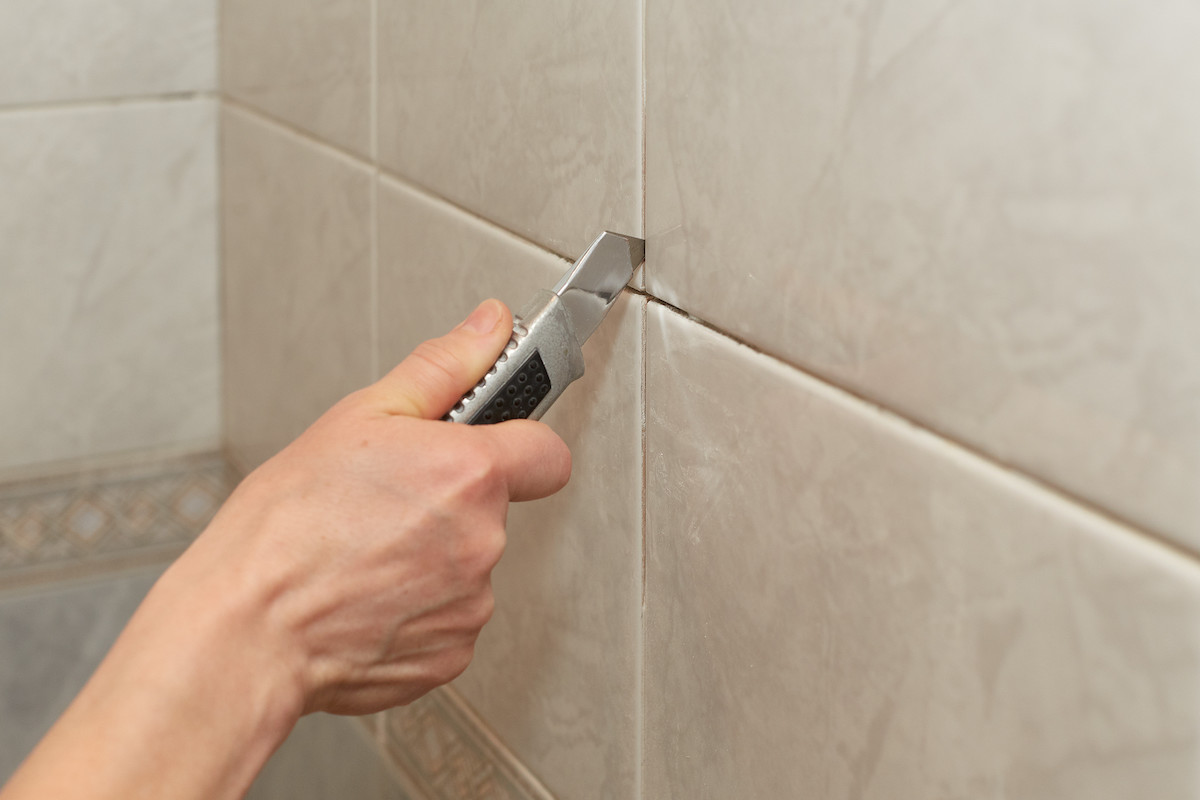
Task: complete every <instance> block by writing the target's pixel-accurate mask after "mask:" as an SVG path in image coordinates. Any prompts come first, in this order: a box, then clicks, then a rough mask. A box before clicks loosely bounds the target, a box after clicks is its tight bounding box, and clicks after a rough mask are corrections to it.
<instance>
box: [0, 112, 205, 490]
mask: <svg viewBox="0 0 1200 800" xmlns="http://www.w3.org/2000/svg"><path fill="white" fill-rule="evenodd" d="M0 187H3V190H2V191H0V242H3V245H2V246H0V470H3V471H5V472H6V473H11V471H12V469H13V468H16V467H27V466H29V465H34V464H39V463H45V462H52V461H59V460H70V459H76V458H83V457H88V456H96V455H101V454H108V453H117V452H122V451H127V450H138V449H144V448H157V447H164V446H168V445H175V444H190V445H194V446H196V447H203V448H211V447H213V446H214V445H215V443H216V439H217V435H218V393H219V387H218V370H219V365H218V352H217V236H216V220H217V210H216V204H217V200H216V124H215V110H214V105H213V103H212V102H211V101H208V100H192V101H174V102H164V103H131V104H126V105H121V106H110V107H104V108H83V109H62V110H53V111H40V112H10V113H6V114H0Z"/></svg>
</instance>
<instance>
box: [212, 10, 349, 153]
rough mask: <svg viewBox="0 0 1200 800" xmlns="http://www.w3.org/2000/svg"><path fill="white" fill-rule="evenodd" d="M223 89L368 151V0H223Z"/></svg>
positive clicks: (340, 142)
mask: <svg viewBox="0 0 1200 800" xmlns="http://www.w3.org/2000/svg"><path fill="white" fill-rule="evenodd" d="M221 89H222V90H223V91H224V92H225V93H226V94H227V95H229V96H231V97H234V98H236V99H237V100H239V101H241V102H243V103H248V104H250V105H253V106H256V107H258V108H260V109H262V110H264V111H266V112H268V113H270V114H272V115H274V116H276V117H278V118H280V119H283V120H286V121H287V122H290V123H291V124H293V125H297V126H299V127H301V128H304V129H305V130H307V131H309V132H311V133H314V134H316V135H317V136H320V137H322V138H324V139H326V140H328V141H330V142H332V143H334V144H337V145H340V146H341V147H345V148H349V149H351V150H354V151H356V152H358V153H361V154H364V155H365V154H368V152H369V149H370V124H371V122H370V113H371V105H370V104H371V2H370V0H222V2H221Z"/></svg>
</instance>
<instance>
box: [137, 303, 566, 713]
mask: <svg viewBox="0 0 1200 800" xmlns="http://www.w3.org/2000/svg"><path fill="white" fill-rule="evenodd" d="M511 330H512V319H511V316H510V314H509V313H508V310H507V309H506V308H505V307H504V306H503V304H501V303H499V302H498V301H489V302H488V303H484V304H483V305H481V306H480V307H479V308H478V309H477V310H476V311H475V312H474V314H472V316H471V317H470V318H468V321H467V322H465V323H463V324H462V325H460V326H459V327H458V328H456V329H455V330H453V331H452V332H450V333H449V334H447V335H446V336H444V337H442V338H441V339H435V340H432V341H429V342H426V343H424V344H423V345H421V346H420V347H418V348H417V350H416V351H414V352H413V354H412V355H410V356H409V357H408V358H407V359H406V360H405V361H404V362H403V363H402V364H400V365H399V366H398V367H396V368H395V369H394V370H393V371H392V372H391V373H390V374H389V375H388V376H387V377H385V378H383V379H382V380H381V381H379V382H378V383H376V384H374V385H373V386H370V387H367V388H365V389H363V390H361V391H358V392H355V393H354V394H352V395H350V396H348V397H346V398H345V399H344V400H342V401H341V402H339V403H338V404H337V405H336V406H334V407H333V408H332V409H331V410H330V411H329V412H327V413H326V414H325V415H324V416H322V417H321V418H320V419H319V420H317V422H316V423H315V424H313V425H312V427H311V428H310V429H309V430H308V431H306V432H305V433H304V434H303V435H302V436H300V437H299V438H298V439H297V440H296V441H295V442H293V443H292V444H291V445H289V446H288V447H287V448H285V449H284V450H283V451H281V452H280V453H279V454H278V455H276V456H275V457H274V458H272V459H271V460H269V461H268V462H266V463H265V464H263V465H262V466H261V467H260V468H259V469H257V470H255V471H254V472H253V473H252V474H251V475H250V476H249V477H247V478H246V480H245V481H244V482H243V483H242V485H241V486H239V487H238V489H237V490H236V491H235V492H234V494H233V496H232V497H231V498H230V499H229V501H228V502H227V503H226V504H225V506H224V508H222V509H221V511H220V512H219V514H218V515H217V517H216V518H215V519H214V520H213V522H212V524H211V525H210V527H209V529H208V530H206V531H205V533H204V534H203V535H202V536H201V537H200V538H199V539H198V540H197V542H196V543H195V545H194V546H193V547H192V548H191V549H190V550H189V551H188V552H187V553H186V554H185V555H184V557H183V558H181V559H180V560H179V562H177V564H176V565H175V567H173V568H172V570H171V571H170V572H168V574H167V575H166V576H164V578H163V581H162V582H161V588H156V591H157V592H160V593H164V594H165V593H166V592H167V591H169V590H175V591H179V592H182V593H184V595H185V596H191V597H205V598H207V597H211V596H212V594H213V593H215V592H221V593H226V594H229V595H231V596H232V597H235V598H237V597H242V598H244V599H243V602H247V603H248V604H249V605H250V606H251V607H253V608H256V609H258V613H260V614H261V615H262V625H263V628H264V629H263V630H262V631H261V632H260V637H261V638H259V641H260V642H261V643H263V644H264V645H266V646H269V647H270V648H271V650H272V651H273V652H275V653H276V657H277V658H278V659H279V664H280V665H288V670H289V671H290V673H291V675H290V678H289V680H288V685H290V686H291V687H292V688H293V690H294V691H296V692H298V693H299V696H300V698H301V703H302V708H303V710H304V712H311V711H318V710H320V711H329V712H334V713H341V714H364V713H370V712H374V711H378V710H381V709H385V708H389V707H392V706H395V705H399V704H403V703H407V702H410V701H412V700H414V699H416V698H417V697H419V696H421V695H422V694H424V693H425V692H427V691H429V690H430V689H432V688H434V687H436V686H438V685H441V684H443V683H446V682H448V681H450V680H452V679H453V678H455V677H457V676H458V675H459V674H460V673H461V672H462V671H463V670H464V669H465V668H466V666H467V664H468V663H470V660H471V657H472V654H473V649H474V644H475V640H476V637H477V636H478V635H479V632H480V629H481V628H482V627H483V625H484V623H486V622H487V621H488V619H489V618H490V616H491V613H492V606H493V597H492V589H491V571H492V568H493V567H494V566H495V565H496V563H497V561H498V560H499V558H500V556H501V553H502V552H503V550H504V543H505V530H504V523H505V515H506V512H507V508H508V503H509V501H510V500H530V499H535V498H540V497H544V496H546V495H549V494H552V493H553V492H556V491H558V490H559V489H560V488H562V487H563V486H564V485H565V484H566V481H567V478H568V477H569V474H570V453H569V452H568V450H567V448H566V445H564V444H563V442H562V440H561V439H559V438H558V436H557V435H555V434H554V433H553V432H552V431H551V430H550V429H549V428H547V427H546V426H545V425H542V424H541V423H538V422H531V421H525V420H517V421H512V422H506V423H503V424H500V425H491V426H478V427H473V426H465V425H454V424H449V423H445V422H441V421H435V420H440V417H441V416H442V415H443V414H444V413H445V412H446V411H448V410H449V408H450V407H451V406H453V405H454V403H456V402H457V401H458V399H459V398H460V397H461V396H462V395H463V394H464V393H465V392H466V391H467V390H469V389H470V388H471V387H473V386H474V385H475V383H476V381H477V380H478V379H479V377H480V376H482V375H483V373H484V372H486V371H487V369H488V368H489V367H490V366H491V364H492V363H493V362H494V361H495V359H496V357H497V356H498V355H499V353H500V351H501V350H502V349H503V347H504V345H505V344H506V343H507V341H508V338H509V336H510V333H511ZM202 587H203V588H202Z"/></svg>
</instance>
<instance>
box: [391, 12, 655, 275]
mask: <svg viewBox="0 0 1200 800" xmlns="http://www.w3.org/2000/svg"><path fill="white" fill-rule="evenodd" d="M640 33H641V9H640V5H639V3H638V2H636V1H635V0H601V2H584V1H583V0H569V1H564V0H539V2H536V3H526V4H524V5H522V6H521V7H520V9H519V10H517V9H516V8H514V7H512V6H507V5H504V4H491V3H462V4H447V3H435V4H430V3H406V2H400V0H380V3H379V158H380V162H381V163H382V164H383V165H384V166H385V167H386V168H388V169H390V170H393V171H395V172H397V173H399V174H400V175H402V176H403V177H405V178H408V179H410V180H412V181H413V182H415V183H417V184H419V185H421V186H424V187H427V188H428V189H430V190H431V191H432V192H434V193H436V194H438V195H440V196H442V197H445V198H448V199H449V200H451V201H453V202H454V203H457V204H459V205H461V206H463V207H465V208H468V209H470V210H471V211H473V212H475V213H477V214H480V215H482V216H484V217H486V218H488V219H490V220H492V221H493V222H496V223H497V224H499V225H501V226H503V227H505V228H508V229H510V230H513V231H516V232H517V233H519V234H520V235H522V236H524V237H526V238H528V239H530V240H533V241H536V242H538V243H540V244H542V245H543V246H545V247H547V248H548V249H550V250H552V251H554V252H556V253H560V254H562V255H565V256H569V257H571V258H575V257H577V256H579V255H582V254H583V251H584V249H585V248H586V247H587V246H588V245H589V244H591V242H592V239H594V238H595V237H596V235H597V234H599V233H600V231H602V230H604V229H609V230H613V231H616V232H618V233H625V234H632V235H639V236H640V235H641V228H642V225H641V220H642V125H641V108H642V94H641V74H640V73H641V47H640Z"/></svg>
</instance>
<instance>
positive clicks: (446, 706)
mask: <svg viewBox="0 0 1200 800" xmlns="http://www.w3.org/2000/svg"><path fill="white" fill-rule="evenodd" d="M382 717H383V720H382V726H383V741H384V748H385V750H386V752H387V754H388V755H389V756H391V758H392V761H393V763H394V764H395V766H396V767H397V768H398V769H399V770H400V772H401V773H402V774H403V777H404V778H405V779H407V780H406V782H407V783H408V784H409V790H410V791H411V792H412V794H413V795H414V797H419V798H421V800H554V797H553V795H551V794H550V792H549V791H547V790H546V788H545V787H544V786H542V784H541V783H540V782H539V781H538V779H537V778H535V777H534V776H533V774H532V773H530V772H529V770H528V769H527V768H526V767H525V766H524V765H523V764H521V763H520V762H519V761H518V760H517V758H516V756H514V755H513V754H512V753H511V752H510V751H509V750H508V748H506V747H505V746H504V745H503V744H502V743H501V742H500V740H499V739H497V738H496V736H495V734H493V733H492V732H491V731H490V730H489V729H488V728H487V726H486V724H485V723H484V722H483V720H481V719H480V718H479V717H478V716H477V715H476V714H475V712H474V711H472V710H471V708H470V706H468V705H467V703H466V701H465V700H463V699H462V697H461V696H459V694H458V693H457V692H455V691H454V690H453V689H450V688H448V687H446V688H442V689H438V690H437V691H434V692H431V693H429V694H428V695H426V696H425V697H422V698H421V699H420V700H417V701H416V702H414V703H412V704H411V705H408V706H403V707H401V708H394V709H392V710H391V711H388V712H387V713H386V714H383V715H382Z"/></svg>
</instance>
